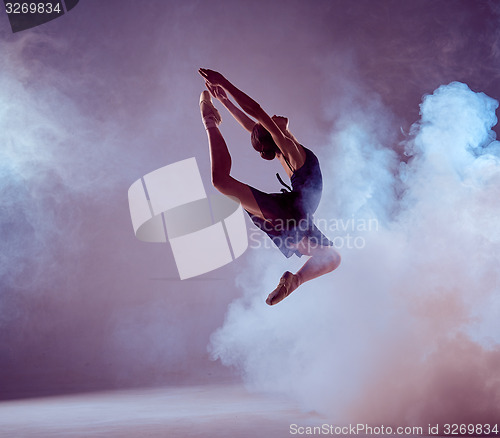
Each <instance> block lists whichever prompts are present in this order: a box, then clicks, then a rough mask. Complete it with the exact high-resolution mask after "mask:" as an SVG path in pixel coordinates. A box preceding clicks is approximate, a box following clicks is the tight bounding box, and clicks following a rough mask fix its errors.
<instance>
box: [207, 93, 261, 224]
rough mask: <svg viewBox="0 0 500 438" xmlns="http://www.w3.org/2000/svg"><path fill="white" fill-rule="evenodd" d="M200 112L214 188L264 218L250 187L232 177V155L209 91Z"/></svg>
mask: <svg viewBox="0 0 500 438" xmlns="http://www.w3.org/2000/svg"><path fill="white" fill-rule="evenodd" d="M200 111H201V116H202V120H203V124H204V126H205V129H206V131H207V136H208V144H209V146H210V163H211V166H212V184H213V186H214V187H215V188H216V189H217V190H219V192H221V193H222V194H224V195H226V196H232V197H235V198H237V199H238V200H239V201H240V203H241V205H242V206H243V208H244V209H245V210H247V211H248V212H249V213H251V214H254V215H257V216H259V217H263V214H262V212H261V210H260V208H259V205H258V204H257V201H256V200H255V198H254V196H253V193H252V191H251V189H250V187H249V186H248V185H246V184H243V183H242V182H240V181H238V180H236V179H234V178H233V177H232V176H230V171H231V155H230V154H229V150H228V148H227V145H226V142H225V140H224V137H222V134H221V132H220V131H219V128H218V125H219V124H220V122H221V117H220V115H219V112H218V111H217V109H216V108H215V107H214V106H213V104H212V99H211V96H210V93H209V92H208V91H203V92H202V93H201V96H200Z"/></svg>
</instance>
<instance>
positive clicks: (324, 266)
mask: <svg viewBox="0 0 500 438" xmlns="http://www.w3.org/2000/svg"><path fill="white" fill-rule="evenodd" d="M297 249H298V250H299V251H300V253H301V254H303V255H309V256H310V258H309V259H308V260H307V261H306V262H305V263H304V265H303V266H302V268H300V269H299V270H298V271H297V273H295V274H292V273H291V272H288V271H287V272H285V273H284V274H283V276H282V277H281V279H280V282H279V284H278V287H277V288H276V289H275V290H274V291H273V292H271V293H270V294H269V296H268V297H267V300H266V303H267V304H269V305H270V306H272V305H274V304H278V303H279V302H280V301H282V300H283V299H285V298H286V297H287V296H288V295H290V294H291V293H292V292H293V291H294V290H295V289H297V288H298V287H299V286H300V285H301V284H303V283H305V282H306V281H309V280H312V279H313V278H317V277H320V276H321V275H325V274H328V273H329V272H332V271H333V270H335V269H337V268H338V266H339V265H340V254H339V253H338V252H337V251H336V250H335V249H334V248H333V247H331V246H317V245H313V244H312V243H311V242H310V241H309V239H307V238H306V237H305V238H304V239H302V240H301V241H300V243H299V244H298V246H297Z"/></svg>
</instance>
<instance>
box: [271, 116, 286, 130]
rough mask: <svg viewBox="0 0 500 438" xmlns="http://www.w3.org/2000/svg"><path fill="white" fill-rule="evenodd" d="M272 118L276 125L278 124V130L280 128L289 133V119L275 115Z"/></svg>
mask: <svg viewBox="0 0 500 438" xmlns="http://www.w3.org/2000/svg"><path fill="white" fill-rule="evenodd" d="M271 118H272V119H273V121H274V123H276V125H277V126H278V128H280V129H281V130H282V131H288V119H287V118H286V117H283V116H276V115H275V116H272V117H271Z"/></svg>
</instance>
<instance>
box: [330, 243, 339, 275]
mask: <svg viewBox="0 0 500 438" xmlns="http://www.w3.org/2000/svg"><path fill="white" fill-rule="evenodd" d="M341 261H342V258H341V257H340V254H339V253H338V252H337V251H336V250H335V249H333V248H330V249H329V251H328V264H329V266H330V268H331V270H332V271H334V270H335V269H337V268H338V267H339V266H340V262H341Z"/></svg>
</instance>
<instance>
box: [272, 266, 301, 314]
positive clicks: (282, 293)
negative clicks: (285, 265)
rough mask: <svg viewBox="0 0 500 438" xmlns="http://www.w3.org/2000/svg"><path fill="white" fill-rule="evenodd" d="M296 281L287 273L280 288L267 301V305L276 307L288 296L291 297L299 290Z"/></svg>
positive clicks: (281, 281) (280, 283)
mask: <svg viewBox="0 0 500 438" xmlns="http://www.w3.org/2000/svg"><path fill="white" fill-rule="evenodd" d="M294 280H295V276H294V275H293V274H292V273H291V272H289V271H286V272H285V273H284V274H283V275H282V276H281V279H280V282H279V284H278V287H277V288H276V289H274V290H273V291H272V292H271V293H270V294H269V296H268V297H267V299H266V303H267V304H269V305H270V306H274V305H275V304H278V303H279V302H280V301H283V300H284V299H285V298H286V297H287V296H288V295H290V294H291V293H292V292H293V291H294V290H295V289H297V281H294Z"/></svg>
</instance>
